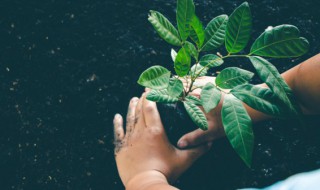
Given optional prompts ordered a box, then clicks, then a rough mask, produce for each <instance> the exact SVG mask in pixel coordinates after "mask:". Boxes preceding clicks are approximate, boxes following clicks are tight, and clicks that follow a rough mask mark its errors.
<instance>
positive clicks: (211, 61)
mask: <svg viewBox="0 0 320 190" xmlns="http://www.w3.org/2000/svg"><path fill="white" fill-rule="evenodd" d="M222 64H223V59H221V57H218V56H217V55H214V54H208V55H205V56H203V57H201V59H200V65H202V66H204V67H209V68H211V67H218V66H220V65H222Z"/></svg>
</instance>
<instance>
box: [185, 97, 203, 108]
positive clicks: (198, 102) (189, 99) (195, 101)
mask: <svg viewBox="0 0 320 190" xmlns="http://www.w3.org/2000/svg"><path fill="white" fill-rule="evenodd" d="M186 100H187V101H190V102H193V103H194V104H195V105H197V106H202V102H201V100H200V99H199V98H197V97H195V96H191V95H188V96H187V97H186Z"/></svg>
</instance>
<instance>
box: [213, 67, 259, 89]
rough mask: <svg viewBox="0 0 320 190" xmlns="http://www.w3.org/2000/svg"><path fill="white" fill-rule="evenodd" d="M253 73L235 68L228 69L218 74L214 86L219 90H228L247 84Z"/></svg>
mask: <svg viewBox="0 0 320 190" xmlns="http://www.w3.org/2000/svg"><path fill="white" fill-rule="evenodd" d="M253 75H254V74H253V73H252V72H250V71H246V70H243V69H240V68H237V67H228V68H226V69H224V70H222V71H221V73H219V75H218V76H217V78H216V84H217V86H219V87H220V88H224V89H230V88H234V87H236V86H238V85H241V84H245V83H248V82H249V81H250V80H251V78H252V77H253Z"/></svg>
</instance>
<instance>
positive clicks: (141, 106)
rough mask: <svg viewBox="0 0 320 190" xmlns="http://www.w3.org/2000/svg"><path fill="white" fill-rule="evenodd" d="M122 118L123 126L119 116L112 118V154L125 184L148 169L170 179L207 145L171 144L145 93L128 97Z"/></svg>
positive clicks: (208, 146)
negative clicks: (135, 96)
mask: <svg viewBox="0 0 320 190" xmlns="http://www.w3.org/2000/svg"><path fill="white" fill-rule="evenodd" d="M126 120H127V122H126V129H124V128H123V118H122V116H121V115H119V114H117V115H116V116H115V118H114V138H115V141H114V143H115V158H116V162H117V167H118V171H119V175H120V177H121V180H122V182H123V184H124V185H125V186H126V185H127V184H128V183H130V181H132V180H134V178H135V177H136V176H139V175H140V174H143V173H147V172H150V171H151V172H152V171H155V172H159V173H161V174H163V175H164V176H165V177H166V178H167V180H168V181H174V180H175V179H177V178H178V177H179V176H180V175H181V174H182V173H183V172H184V171H185V170H186V169H187V168H188V167H189V166H191V164H192V163H193V162H194V161H195V160H196V159H197V158H198V157H199V156H201V155H202V154H203V153H205V152H206V151H207V150H208V149H209V148H210V143H209V144H206V145H202V146H198V147H196V148H193V149H188V150H179V149H177V148H175V147H174V146H173V145H171V144H170V142H169V140H168V139H167V136H166V134H165V131H164V128H163V125H162V123H161V119H160V115H159V112H158V110H157V107H156V104H155V103H154V102H151V101H148V100H146V99H145V94H143V96H142V97H141V98H140V99H138V98H133V99H132V100H131V101H130V104H129V108H128V114H127V119H126Z"/></svg>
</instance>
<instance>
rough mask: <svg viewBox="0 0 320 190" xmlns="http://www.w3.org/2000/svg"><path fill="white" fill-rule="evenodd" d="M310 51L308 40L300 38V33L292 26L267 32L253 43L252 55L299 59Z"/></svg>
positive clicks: (278, 27) (284, 26)
mask: <svg viewBox="0 0 320 190" xmlns="http://www.w3.org/2000/svg"><path fill="white" fill-rule="evenodd" d="M308 49H309V42H308V40H307V39H305V38H302V37H300V31H299V29H298V28H297V27H295V26H292V25H280V26H277V27H274V28H273V29H271V30H266V31H265V32H264V33H262V34H261V36H260V37H259V38H258V39H257V40H256V41H255V42H254V43H253V45H252V47H251V51H250V55H252V54H254V55H260V56H265V57H274V58H288V57H299V56H301V55H303V54H305V53H306V52H307V51H308Z"/></svg>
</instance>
